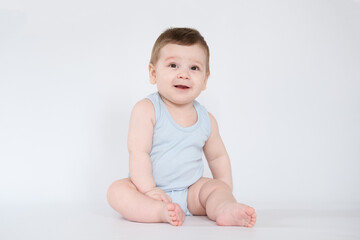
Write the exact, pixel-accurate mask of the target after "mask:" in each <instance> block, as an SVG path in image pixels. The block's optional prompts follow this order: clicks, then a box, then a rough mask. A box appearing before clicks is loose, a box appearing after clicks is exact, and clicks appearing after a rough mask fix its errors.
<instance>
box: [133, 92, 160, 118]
mask: <svg viewBox="0 0 360 240" xmlns="http://www.w3.org/2000/svg"><path fill="white" fill-rule="evenodd" d="M132 116H133V117H136V118H142V119H144V120H145V119H149V118H150V119H151V121H152V122H155V109H154V106H153V104H152V102H151V101H150V100H149V99H147V98H145V99H142V100H140V101H138V102H137V103H136V104H135V105H134V107H133V110H132Z"/></svg>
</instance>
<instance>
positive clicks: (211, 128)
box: [108, 28, 256, 227]
mask: <svg viewBox="0 0 360 240" xmlns="http://www.w3.org/2000/svg"><path fill="white" fill-rule="evenodd" d="M209 55H210V54H209V48H208V45H207V43H206V42H205V40H204V38H203V37H202V36H201V35H200V33H199V32H198V31H197V30H195V29H190V28H170V29H168V30H166V31H165V32H163V33H162V34H161V35H160V36H159V38H158V39H157V40H156V42H155V44H154V47H153V50H152V55H151V60H150V64H149V76H150V83H152V84H156V86H157V90H158V91H157V92H156V93H153V94H151V95H149V96H148V97H147V98H145V99H143V100H141V101H139V102H138V103H136V105H135V106H134V108H133V110H132V113H131V118H130V126H129V135H128V150H129V166H130V177H129V178H126V179H122V180H118V181H115V182H114V183H113V184H112V185H111V186H110V187H109V190H108V201H109V203H110V205H111V206H112V207H113V208H114V209H115V210H116V211H117V212H119V213H120V214H121V215H122V216H123V217H124V218H126V219H128V220H130V221H136V222H152V223H154V222H167V223H170V224H172V225H174V226H181V225H182V224H183V222H184V220H185V217H186V216H187V215H196V216H205V215H206V216H207V217H208V218H209V219H211V220H213V221H216V223H217V224H218V225H222V226H243V227H252V226H254V224H255V222H256V213H255V210H254V209H253V208H251V207H249V206H247V205H244V204H241V203H238V202H237V201H236V200H235V198H234V196H233V194H232V189H233V183H232V175H231V166H230V159H229V156H228V154H227V152H226V149H225V146H224V144H223V142H222V140H221V137H220V134H219V129H218V125H217V122H216V120H215V118H214V116H213V115H212V114H210V113H208V112H207V111H206V109H205V108H204V107H203V106H202V105H200V104H199V103H198V102H197V101H196V100H195V99H196V98H197V97H198V96H199V95H200V93H201V91H203V90H205V89H206V84H207V81H208V78H209V75H210V69H209ZM203 154H205V157H206V160H207V162H208V165H209V167H210V170H211V173H212V175H213V178H214V179H211V178H204V177H202V174H203V160H202V156H203Z"/></svg>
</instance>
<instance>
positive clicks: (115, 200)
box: [107, 178, 185, 226]
mask: <svg viewBox="0 0 360 240" xmlns="http://www.w3.org/2000/svg"><path fill="white" fill-rule="evenodd" d="M107 197H108V202H109V204H110V206H111V207H112V208H114V209H115V210H116V211H117V212H119V213H120V214H121V215H122V216H123V217H124V218H126V219H128V220H130V221H135V222H153V223H155V222H168V223H170V224H172V225H174V226H180V225H182V223H183V222H184V220H185V213H184V211H183V210H182V209H181V207H180V206H179V205H178V204H176V203H165V202H162V201H158V200H154V199H152V198H150V197H148V196H145V195H144V194H142V193H140V192H139V191H138V190H137V189H136V187H135V185H134V184H133V183H132V182H131V181H130V179H128V178H126V179H122V180H118V181H116V182H114V183H113V184H111V186H110V187H109V190H108V195H107Z"/></svg>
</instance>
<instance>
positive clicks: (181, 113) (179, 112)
mask: <svg viewBox="0 0 360 240" xmlns="http://www.w3.org/2000/svg"><path fill="white" fill-rule="evenodd" d="M162 99H163V102H164V104H165V106H166V109H167V110H168V112H169V113H170V116H171V117H172V119H173V120H174V121H175V122H176V123H177V124H179V125H180V126H182V127H190V126H192V125H194V124H195V123H196V122H197V119H198V118H197V112H196V109H195V107H194V102H191V103H187V104H175V103H172V102H170V101H168V100H167V99H164V98H162Z"/></svg>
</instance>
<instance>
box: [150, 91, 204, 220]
mask: <svg viewBox="0 0 360 240" xmlns="http://www.w3.org/2000/svg"><path fill="white" fill-rule="evenodd" d="M147 98H148V99H149V100H151V102H152V104H153V105H154V109H155V119H156V123H155V126H154V134H153V144H152V150H151V153H150V159H151V162H152V171H153V177H154V180H155V183H156V187H159V188H161V189H162V190H164V191H165V192H166V194H168V195H169V196H170V197H171V198H172V201H173V202H175V203H178V204H179V205H180V206H181V208H182V209H183V210H184V212H185V213H186V214H187V215H190V212H189V210H188V209H187V191H188V188H189V187H190V186H191V185H192V184H194V183H195V182H196V181H197V180H199V179H200V178H201V177H202V175H203V170H204V163H203V159H202V157H203V147H204V145H205V142H206V141H207V140H208V138H209V136H210V132H211V124H210V118H209V114H208V112H207V111H206V109H205V108H204V107H203V106H201V105H200V104H199V103H198V102H197V101H194V107H195V109H196V112H197V117H198V120H197V122H196V123H195V124H194V125H192V126H190V127H182V126H180V125H179V124H177V123H176V122H175V121H174V120H173V119H172V117H171V115H170V113H169V112H168V110H167V108H166V106H165V103H164V102H163V101H162V99H161V97H160V95H159V93H158V92H156V93H153V94H151V95H149V96H148V97H147Z"/></svg>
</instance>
